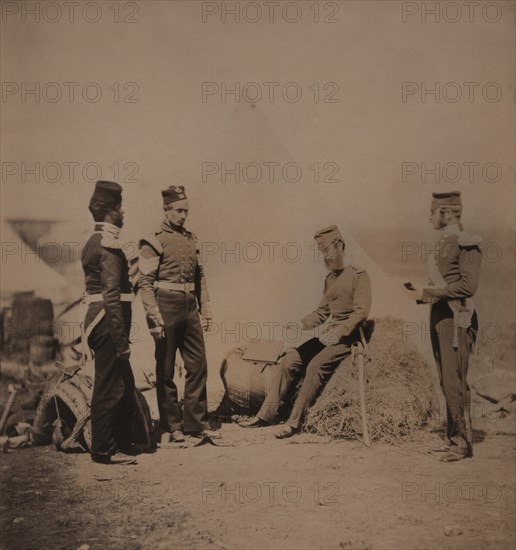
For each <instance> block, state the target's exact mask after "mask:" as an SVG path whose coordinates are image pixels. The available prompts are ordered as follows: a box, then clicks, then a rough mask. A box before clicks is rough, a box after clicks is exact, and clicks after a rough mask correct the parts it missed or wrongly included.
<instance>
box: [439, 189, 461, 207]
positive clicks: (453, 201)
mask: <svg viewBox="0 0 516 550" xmlns="http://www.w3.org/2000/svg"><path fill="white" fill-rule="evenodd" d="M442 206H452V207H455V208H457V207H461V206H462V202H461V200H460V191H449V192H447V193H432V210H435V209H436V208H441V207H442Z"/></svg>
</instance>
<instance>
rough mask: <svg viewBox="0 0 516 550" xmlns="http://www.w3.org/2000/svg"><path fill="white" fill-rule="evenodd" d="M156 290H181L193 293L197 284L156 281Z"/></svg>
mask: <svg viewBox="0 0 516 550" xmlns="http://www.w3.org/2000/svg"><path fill="white" fill-rule="evenodd" d="M154 287H155V288H163V289H164V290H179V291H180V292H193V291H194V290H195V283H167V282H166V281H156V282H155V283H154Z"/></svg>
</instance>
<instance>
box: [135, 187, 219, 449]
mask: <svg viewBox="0 0 516 550" xmlns="http://www.w3.org/2000/svg"><path fill="white" fill-rule="evenodd" d="M162 196H163V204H164V206H163V208H164V211H165V216H166V219H165V220H164V221H163V223H162V224H161V227H160V228H159V230H158V231H156V232H155V233H154V234H153V235H151V236H149V237H146V238H144V239H142V240H141V241H140V254H139V270H140V278H139V288H140V294H141V297H142V301H143V305H144V307H145V312H146V316H147V323H148V326H149V329H150V332H151V334H152V336H153V338H154V341H155V359H156V390H157V397H158V408H159V414H160V426H161V429H162V430H163V432H166V433H168V434H169V436H168V437H169V441H172V442H179V441H183V440H184V439H183V434H192V435H199V434H202V432H203V430H204V429H205V428H206V427H207V396H206V380H207V363H206V350H205V345H204V338H203V329H204V330H208V329H209V326H210V324H211V318H212V315H211V308H210V300H209V295H208V289H207V286H206V279H205V276H204V271H203V267H202V264H201V260H200V253H199V250H198V244H197V238H196V236H195V235H194V234H193V233H191V232H190V231H188V230H187V229H186V228H185V227H184V224H185V222H186V218H187V216H188V211H189V203H188V199H187V197H186V194H185V190H184V187H183V186H171V187H169V188H167V189H165V190H163V191H162ZM178 350H179V351H180V353H181V356H182V358H183V361H184V365H185V370H186V379H185V391H184V399H183V410H181V407H180V404H179V401H178V392H177V387H176V385H175V383H174V369H175V360H176V354H177V351H178Z"/></svg>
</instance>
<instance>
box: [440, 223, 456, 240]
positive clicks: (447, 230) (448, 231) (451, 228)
mask: <svg viewBox="0 0 516 550" xmlns="http://www.w3.org/2000/svg"><path fill="white" fill-rule="evenodd" d="M441 231H442V235H443V237H449V236H450V235H458V234H459V233H460V227H459V224H458V223H452V224H451V225H447V226H446V227H443V229H441Z"/></svg>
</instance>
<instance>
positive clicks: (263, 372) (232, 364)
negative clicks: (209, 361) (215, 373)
mask: <svg viewBox="0 0 516 550" xmlns="http://www.w3.org/2000/svg"><path fill="white" fill-rule="evenodd" d="M244 352H245V349H243V348H234V349H233V350H231V352H230V353H229V354H228V355H227V356H226V358H225V359H224V361H223V362H222V366H221V369H220V376H221V378H222V381H223V383H224V387H225V389H226V399H227V400H228V401H229V403H228V404H229V405H231V407H232V408H233V410H234V411H235V412H239V413H241V414H249V415H253V414H255V413H257V412H258V410H259V409H260V407H261V405H262V403H263V400H264V398H265V388H266V384H267V378H268V376H269V375H270V369H271V368H278V365H276V364H269V363H263V362H256V361H249V360H246V359H242V356H243V354H244Z"/></svg>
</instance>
